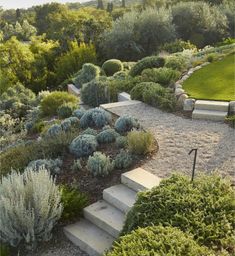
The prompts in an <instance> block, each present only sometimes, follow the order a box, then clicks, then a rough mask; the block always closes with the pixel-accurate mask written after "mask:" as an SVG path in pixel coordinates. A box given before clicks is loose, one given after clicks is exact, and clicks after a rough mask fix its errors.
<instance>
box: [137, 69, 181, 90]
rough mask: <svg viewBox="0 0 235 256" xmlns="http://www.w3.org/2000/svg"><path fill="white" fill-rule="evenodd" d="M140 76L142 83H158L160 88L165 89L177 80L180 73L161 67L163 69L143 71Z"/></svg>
mask: <svg viewBox="0 0 235 256" xmlns="http://www.w3.org/2000/svg"><path fill="white" fill-rule="evenodd" d="M141 75H142V77H143V79H144V81H150V82H154V83H159V84H161V85H162V86H164V87H167V86H169V85H171V83H173V82H175V81H176V80H177V79H178V78H179V76H180V72H178V71H175V70H173V69H170V68H165V67H163V68H152V69H145V70H143V72H142V73H141Z"/></svg>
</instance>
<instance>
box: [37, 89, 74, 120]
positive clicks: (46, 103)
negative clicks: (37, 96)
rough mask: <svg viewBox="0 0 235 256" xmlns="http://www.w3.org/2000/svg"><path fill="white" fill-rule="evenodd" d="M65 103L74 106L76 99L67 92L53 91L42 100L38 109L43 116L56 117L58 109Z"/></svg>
mask: <svg viewBox="0 0 235 256" xmlns="http://www.w3.org/2000/svg"><path fill="white" fill-rule="evenodd" d="M65 103H70V104H72V105H76V104H78V98H77V97H76V96H74V95H72V94H69V93H67V92H59V91H55V92H52V93H50V94H49V95H48V96H46V97H45V98H43V99H42V101H41V103H40V108H41V111H42V113H43V115H45V116H53V115H57V111H58V109H59V107H61V106H62V105H63V104H65Z"/></svg>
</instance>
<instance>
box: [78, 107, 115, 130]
mask: <svg viewBox="0 0 235 256" xmlns="http://www.w3.org/2000/svg"><path fill="white" fill-rule="evenodd" d="M111 120H112V117H111V115H110V114H109V113H108V112H107V111H105V110H103V109H101V108H93V109H90V110H88V111H86V113H85V114H84V115H83V116H82V117H81V119H80V125H81V127H82V128H87V127H97V128H102V127H104V126H105V125H108V124H109V123H110V122H111Z"/></svg>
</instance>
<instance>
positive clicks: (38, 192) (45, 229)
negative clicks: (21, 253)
mask: <svg viewBox="0 0 235 256" xmlns="http://www.w3.org/2000/svg"><path fill="white" fill-rule="evenodd" d="M60 201H61V196H60V191H59V189H58V187H57V186H56V184H55V180H54V179H53V178H52V177H51V176H50V173H49V172H48V171H47V170H46V169H41V170H39V171H38V172H35V171H33V170H32V169H28V170H26V171H25V172H24V173H23V174H20V173H17V172H15V171H13V172H12V173H11V174H9V175H8V176H5V177H3V178H2V181H1V183H0V212H1V218H0V230H1V232H0V240H1V241H2V242H5V243H7V244H10V245H11V246H14V247H15V246H17V245H19V243H24V244H26V245H27V246H30V247H35V246H36V245H37V242H39V241H48V240H49V239H50V238H51V231H52V229H53V227H54V226H55V224H56V223H57V221H58V220H59V219H60V217H61V213H62V205H61V202H60Z"/></svg>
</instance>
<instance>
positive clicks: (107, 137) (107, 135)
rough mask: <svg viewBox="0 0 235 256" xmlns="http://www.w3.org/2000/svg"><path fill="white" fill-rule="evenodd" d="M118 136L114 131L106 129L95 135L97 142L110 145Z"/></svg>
mask: <svg viewBox="0 0 235 256" xmlns="http://www.w3.org/2000/svg"><path fill="white" fill-rule="evenodd" d="M118 136H119V134H118V133H117V132H116V131H115V130H114V129H106V130H104V131H102V132H100V133H99V134H98V135H97V137H96V138H97V141H98V142H99V143H100V144H102V143H111V142H114V141H115V140H116V138H117V137H118Z"/></svg>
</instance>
